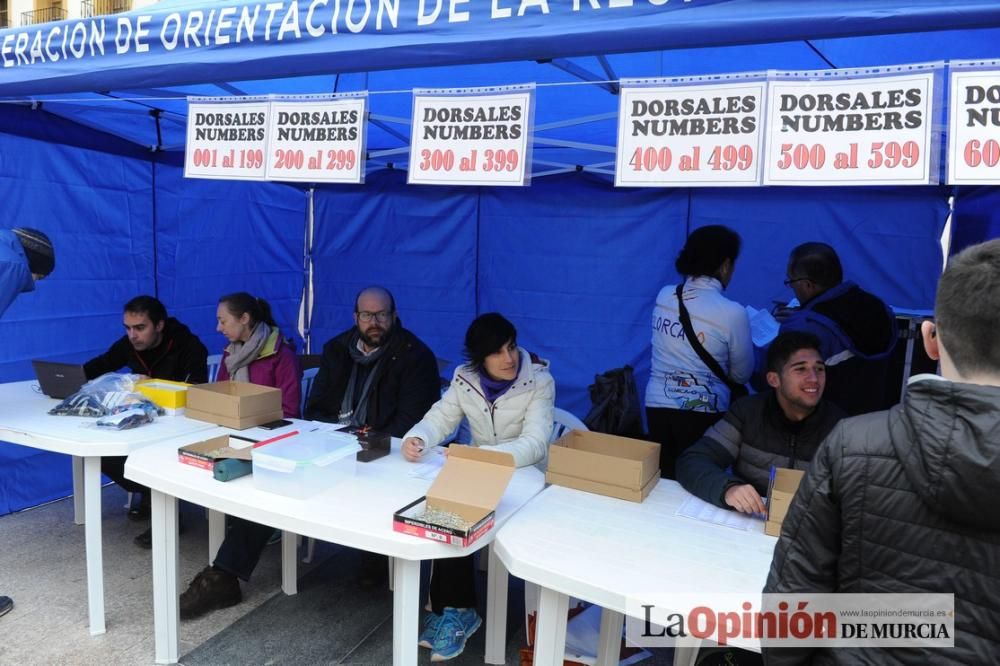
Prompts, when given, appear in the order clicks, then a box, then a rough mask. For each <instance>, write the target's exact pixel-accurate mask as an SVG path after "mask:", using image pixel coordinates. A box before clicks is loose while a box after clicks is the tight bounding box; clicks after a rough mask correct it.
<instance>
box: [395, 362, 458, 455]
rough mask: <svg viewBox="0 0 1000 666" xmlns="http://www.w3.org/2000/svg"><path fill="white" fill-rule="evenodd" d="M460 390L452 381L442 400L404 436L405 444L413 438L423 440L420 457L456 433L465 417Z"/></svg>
mask: <svg viewBox="0 0 1000 666" xmlns="http://www.w3.org/2000/svg"><path fill="white" fill-rule="evenodd" d="M460 390H462V389H460V388H457V387H456V385H455V381H454V380H452V383H451V386H449V387H448V390H447V391H445V393H444V395H443V396H441V399H440V400H438V401H437V402H435V403H434V405H433V406H432V407H431V408H430V410H428V412H427V414H425V415H424V418H422V419H420V422H419V423H417V424H416V425H415V426H413V427H412V428H410V429H409V430H408V431H407V432H406V434H405V435H403V442H404V443H405V442H406V441H407V440H409V439H411V438H416V439H419V440H421V441H422V442H423V449H422V450H421V451H420V455H427V453H428V451H430V450H431V449H432V448H433V447H435V446H437V445H439V444H441V443H442V442H444V438H445V437H447V436H448V435H450V434H451V433H453V432H454V431H455V428H457V427H458V424H459V423H461V422H462V418H463V417H464V416H465V410H463V409H462V404H461V402H459V398H458V392H459V391H460Z"/></svg>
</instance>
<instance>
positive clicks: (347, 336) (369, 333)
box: [305, 287, 441, 437]
mask: <svg viewBox="0 0 1000 666" xmlns="http://www.w3.org/2000/svg"><path fill="white" fill-rule="evenodd" d="M354 324H355V326H354V327H352V328H351V329H349V330H347V331H344V332H343V333H341V334H340V335H338V336H337V337H335V338H333V339H332V340H330V341H329V342H327V343H326V344H325V345H324V346H323V359H322V361H321V363H320V366H319V372H318V373H317V374H316V380H315V381H314V383H313V387H312V392H311V393H310V394H309V402H308V404H306V413H305V416H306V418H307V419H315V420H319V421H328V422H330V423H350V424H352V425H358V426H364V425H368V426H371V427H372V428H374V429H375V430H382V431H384V432H388V433H389V434H390V435H392V436H393V437H402V436H403V435H405V434H406V432H407V431H408V430H409V429H410V428H412V427H413V426H414V425H416V424H417V423H418V422H419V421H420V419H422V418H423V417H424V414H426V413H427V410H429V409H430V408H431V405H433V404H434V403H435V402H437V400H438V399H439V398H440V397H441V379H440V377H439V375H438V366H437V359H435V357H434V352H432V351H431V350H430V348H428V347H427V345H425V344H424V343H423V342H421V341H420V339H419V338H417V336H415V335H414V334H413V333H411V332H410V331H408V330H406V329H405V328H403V324H402V323H401V322H400V321H399V316H398V315H397V314H396V305H395V301H394V300H393V298H392V294H390V293H389V292H388V291H387V290H386V289H383V288H381V287H368V288H367V289H364V290H362V291H361V293H359V294H358V297H357V299H356V300H355V305H354Z"/></svg>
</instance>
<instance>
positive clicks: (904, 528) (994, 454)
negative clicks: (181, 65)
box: [764, 240, 1000, 664]
mask: <svg viewBox="0 0 1000 666" xmlns="http://www.w3.org/2000/svg"><path fill="white" fill-rule="evenodd" d="M935 311H936V316H937V322H936V326H935V324H933V323H931V322H924V324H923V326H922V334H923V340H924V347H925V349H926V350H927V353H928V355H929V356H930V357H931V358H932V359H938V360H940V363H941V375H942V377H938V376H935V375H918V376H917V377H914V378H913V379H911V380H910V383H909V386H908V388H907V393H906V396H905V398H904V401H903V403H902V404H900V405H896V406H895V407H893V408H892V409H890V410H889V411H888V412H880V413H877V414H868V415H865V416H861V417H858V418H853V419H847V420H845V421H843V422H842V423H840V424H839V425H838V426H837V427H836V428H835V429H834V431H833V432H832V433H831V434H830V437H829V438H827V440H826V443H825V444H824V445H823V446H822V447H821V449H820V450H819V452H818V453H817V455H816V458H815V459H814V460H813V464H812V467H811V468H810V470H809V472H808V473H806V476H805V478H804V479H803V481H802V485H801V486H800V488H799V490H798V493H797V494H796V496H795V499H794V500H793V502H792V504H791V507H790V508H789V511H788V514H787V515H786V517H785V521H784V524H783V525H782V529H781V538H780V539H779V541H778V545H777V548H776V549H775V552H774V560H773V562H772V563H771V572H770V575H769V577H768V580H767V585H766V587H765V590H764V591H765V592H778V593H810V592H824V593H825V592H844V593H916V594H921V593H924V594H928V593H943V594H954V595H955V597H954V598H955V614H954V621H955V634H954V640H955V646H954V647H953V648H938V649H928V648H920V647H917V646H914V647H913V648H907V649H900V650H891V649H876V648H865V649H856V648H838V649H833V650H810V649H789V648H785V649H778V648H774V649H769V650H765V660H766V662H767V663H768V664H783V663H788V664H802V663H821V664H887V663H893V664H932V663H948V664H957V663H965V664H989V663H996V661H997V655H998V654H1000V573H998V572H1000V512H998V511H997V510H996V495H997V490H998V489H1000V345H998V344H997V331H998V330H1000V240H993V241H990V242H988V243H983V244H982V245H977V246H974V247H971V248H969V249H967V250H965V251H964V252H962V253H961V254H959V255H958V256H956V257H954V258H953V259H952V260H951V263H950V265H949V266H948V268H947V270H945V272H944V274H943V275H942V276H941V280H940V282H939V283H938V289H937V297H936V305H935Z"/></svg>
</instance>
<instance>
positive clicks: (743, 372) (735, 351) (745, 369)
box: [729, 306, 754, 384]
mask: <svg viewBox="0 0 1000 666" xmlns="http://www.w3.org/2000/svg"><path fill="white" fill-rule="evenodd" d="M738 307H739V306H738ZM753 366H754V350H753V337H752V336H751V334H750V316H749V315H748V314H747V311H746V309H745V308H743V307H740V308H739V312H737V313H736V316H735V317H734V318H733V324H732V326H731V327H730V329H729V378H730V379H731V380H733V381H734V382H736V383H737V384H746V383H747V381H749V379H750V375H752V374H753Z"/></svg>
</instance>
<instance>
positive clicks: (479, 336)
mask: <svg viewBox="0 0 1000 666" xmlns="http://www.w3.org/2000/svg"><path fill="white" fill-rule="evenodd" d="M508 342H513V343H514V344H515V345H516V344H517V329H515V328H514V324H512V323H510V322H509V321H507V319H506V318H505V317H504V316H503V315H501V314H500V313H498V312H487V313H486V314H482V315H479V316H478V317H476V318H475V319H474V320H472V323H471V324H469V329H468V330H467V331H466V332H465V352H464V353H465V361H466V365H467V366H468V367H469V368H470V369H472V370H474V371H476V372H479V371H481V370H482V369H483V362H484V361H485V360H486V357H487V356H489V355H490V354H495V353H497V352H498V351H500V350H501V349H502V348H503V346H504V345H505V344H507V343H508Z"/></svg>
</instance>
